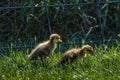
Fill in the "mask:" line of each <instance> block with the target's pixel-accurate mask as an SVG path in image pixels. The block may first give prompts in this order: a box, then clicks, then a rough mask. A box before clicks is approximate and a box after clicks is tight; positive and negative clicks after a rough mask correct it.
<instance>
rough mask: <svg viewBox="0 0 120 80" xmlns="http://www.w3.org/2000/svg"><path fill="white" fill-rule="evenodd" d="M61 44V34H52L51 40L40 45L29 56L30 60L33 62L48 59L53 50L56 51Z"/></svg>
mask: <svg viewBox="0 0 120 80" xmlns="http://www.w3.org/2000/svg"><path fill="white" fill-rule="evenodd" d="M61 42H62V40H61V38H60V35H59V34H51V35H50V38H49V40H48V41H45V42H43V43H40V44H38V45H37V46H36V47H35V48H34V49H33V50H32V52H31V53H30V54H29V55H28V58H30V59H32V60H38V59H39V58H46V57H48V56H49V54H50V53H51V52H52V51H53V50H55V48H56V44H57V43H61Z"/></svg>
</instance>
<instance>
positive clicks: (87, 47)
mask: <svg viewBox="0 0 120 80" xmlns="http://www.w3.org/2000/svg"><path fill="white" fill-rule="evenodd" d="M81 50H82V51H83V53H84V54H90V55H94V51H93V47H92V46H90V45H84V46H83V47H82V49H81Z"/></svg>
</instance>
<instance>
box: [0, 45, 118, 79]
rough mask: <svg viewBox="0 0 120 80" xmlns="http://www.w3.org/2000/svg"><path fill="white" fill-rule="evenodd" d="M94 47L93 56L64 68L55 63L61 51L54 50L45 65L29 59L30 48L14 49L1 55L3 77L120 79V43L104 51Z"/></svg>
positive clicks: (1, 76) (0, 70)
mask: <svg viewBox="0 0 120 80" xmlns="http://www.w3.org/2000/svg"><path fill="white" fill-rule="evenodd" d="M94 49H95V55H94V56H88V57H86V58H84V59H81V58H80V59H78V60H77V61H76V62H75V63H72V64H69V65H66V66H64V67H54V66H53V65H54V64H56V62H57V61H58V60H59V58H60V57H61V56H62V52H59V53H57V52H55V53H53V54H52V59H48V60H47V61H46V64H44V65H43V63H41V62H40V61H30V60H29V59H28V58H27V54H28V53H29V49H26V50H25V51H22V50H12V49H11V50H10V52H9V55H8V56H6V55H2V56H1V57H0V80H120V44H117V45H112V47H108V48H107V50H106V51H105V52H104V53H103V48H101V47H100V46H96V47H94ZM7 53H8V52H7V51H6V52H4V54H7Z"/></svg>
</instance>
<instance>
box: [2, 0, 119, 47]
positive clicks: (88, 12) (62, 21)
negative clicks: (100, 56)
mask: <svg viewBox="0 0 120 80" xmlns="http://www.w3.org/2000/svg"><path fill="white" fill-rule="evenodd" d="M0 14H1V15H0V18H1V20H0V23H1V26H0V28H1V29H0V32H1V36H0V38H1V39H0V41H1V48H0V49H6V48H9V47H4V45H3V43H6V44H5V46H6V45H10V44H11V43H12V44H14V45H15V46H14V47H13V48H23V46H18V43H19V40H21V42H23V41H26V42H25V43H27V44H28V46H27V48H29V47H32V46H29V45H33V44H35V43H36V42H39V41H42V40H45V39H48V38H47V36H49V35H50V34H51V33H55V32H56V33H59V34H61V35H62V36H63V40H66V42H64V43H65V44H66V43H69V42H67V39H69V40H70V41H71V42H76V43H77V42H78V43H79V42H80V43H81V41H82V39H84V40H85V41H88V42H90V41H92V42H99V41H103V42H105V41H108V40H109V38H112V39H111V40H114V39H115V40H117V41H119V38H118V37H117V36H116V35H117V34H119V31H120V27H119V25H120V23H119V21H120V15H119V14H120V1H119V0H107V1H105V0H102V1H101V0H97V1H95V0H94V1H90V0H86V2H85V1H84V0H83V1H82V0H79V1H78V0H77V1H76V2H74V1H73V2H70V1H69V2H67V1H66V0H62V1H61V0H60V1H48V0H42V1H39V0H38V1H37V0H36V1H32V0H31V1H24V0H23V1H8V2H6V1H3V2H0ZM96 25H98V27H96V28H93V26H96ZM74 26H75V27H74ZM35 37H37V41H34V38H35ZM21 42H20V44H21ZM113 42H114V41H113ZM22 44H23V43H22ZM16 45H17V46H16Z"/></svg>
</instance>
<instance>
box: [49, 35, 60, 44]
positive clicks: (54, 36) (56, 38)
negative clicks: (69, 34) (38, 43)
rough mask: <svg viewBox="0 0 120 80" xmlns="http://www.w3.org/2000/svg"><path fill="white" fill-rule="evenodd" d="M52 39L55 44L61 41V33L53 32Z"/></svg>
mask: <svg viewBox="0 0 120 80" xmlns="http://www.w3.org/2000/svg"><path fill="white" fill-rule="evenodd" d="M50 41H51V42H52V43H53V44H56V43H61V42H62V40H61V37H60V35H59V34H51V35H50Z"/></svg>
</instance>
